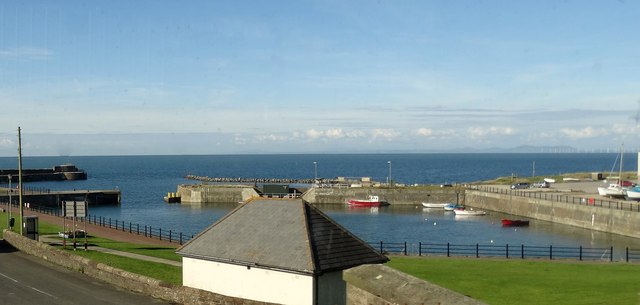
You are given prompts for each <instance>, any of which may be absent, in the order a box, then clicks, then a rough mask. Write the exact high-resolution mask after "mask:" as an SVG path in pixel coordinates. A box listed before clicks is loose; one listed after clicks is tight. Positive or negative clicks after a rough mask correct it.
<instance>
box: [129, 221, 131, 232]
mask: <svg viewBox="0 0 640 305" xmlns="http://www.w3.org/2000/svg"><path fill="white" fill-rule="evenodd" d="M129 233H131V221H129Z"/></svg>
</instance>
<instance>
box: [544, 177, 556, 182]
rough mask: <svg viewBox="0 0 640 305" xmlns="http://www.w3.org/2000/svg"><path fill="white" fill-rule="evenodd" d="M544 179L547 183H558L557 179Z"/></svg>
mask: <svg viewBox="0 0 640 305" xmlns="http://www.w3.org/2000/svg"><path fill="white" fill-rule="evenodd" d="M543 180H544V181H545V182H547V183H556V179H551V178H544V179H543Z"/></svg>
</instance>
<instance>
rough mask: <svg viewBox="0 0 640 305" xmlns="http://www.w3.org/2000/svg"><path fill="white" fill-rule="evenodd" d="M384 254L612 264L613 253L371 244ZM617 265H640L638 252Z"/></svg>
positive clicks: (629, 251)
mask: <svg viewBox="0 0 640 305" xmlns="http://www.w3.org/2000/svg"><path fill="white" fill-rule="evenodd" d="M371 246H372V247H374V248H376V250H377V251H379V252H380V253H383V254H398V255H417V256H447V257H452V256H456V257H476V258H480V257H504V258H520V259H527V258H535V259H550V260H554V259H576V260H579V261H609V262H612V261H614V257H615V256H614V249H613V247H609V248H587V247H583V246H578V247H565V246H554V245H549V246H528V245H509V244H505V245H495V244H490V245H486V244H485V245H481V244H451V243H446V244H434V243H422V242H419V243H417V244H410V243H407V242H382V241H381V242H379V243H375V244H371ZM619 251H620V253H617V252H616V254H618V257H619V260H620V261H625V262H640V250H637V249H629V248H628V247H627V248H625V249H624V250H619Z"/></svg>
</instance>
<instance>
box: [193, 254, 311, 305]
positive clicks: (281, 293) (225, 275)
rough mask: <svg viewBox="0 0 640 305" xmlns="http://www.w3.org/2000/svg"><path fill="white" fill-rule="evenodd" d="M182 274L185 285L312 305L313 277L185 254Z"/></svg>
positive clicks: (229, 293) (299, 304)
mask: <svg viewBox="0 0 640 305" xmlns="http://www.w3.org/2000/svg"><path fill="white" fill-rule="evenodd" d="M182 275H183V276H182V278H183V285H184V286H187V287H193V288H198V289H203V290H206V291H210V292H214V293H218V294H223V295H227V296H231V297H237V298H243V299H249V300H256V301H263V302H271V303H278V304H284V305H307V304H308V305H313V277H312V276H305V275H300V274H292V273H286V272H279V271H274V270H268V269H262V268H256V267H250V268H247V267H246V266H240V265H232V264H225V263H219V262H212V261H206V260H200V259H193V258H187V257H183V258H182ZM283 283H286V284H283Z"/></svg>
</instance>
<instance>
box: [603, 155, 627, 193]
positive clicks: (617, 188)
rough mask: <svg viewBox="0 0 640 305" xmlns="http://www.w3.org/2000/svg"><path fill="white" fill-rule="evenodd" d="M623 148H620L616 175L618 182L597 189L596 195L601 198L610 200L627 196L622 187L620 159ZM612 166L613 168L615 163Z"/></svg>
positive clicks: (625, 190) (625, 189)
mask: <svg viewBox="0 0 640 305" xmlns="http://www.w3.org/2000/svg"><path fill="white" fill-rule="evenodd" d="M623 147H624V144H623V145H622V146H621V147H620V172H619V174H618V181H617V182H616V183H611V184H609V186H608V187H602V186H601V187H598V194H599V195H601V196H607V197H611V198H624V197H625V196H627V188H626V187H623V186H622V159H623V157H624V149H623ZM616 159H617V158H616ZM613 165H614V167H615V162H614V163H613ZM611 172H613V168H612V169H611Z"/></svg>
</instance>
